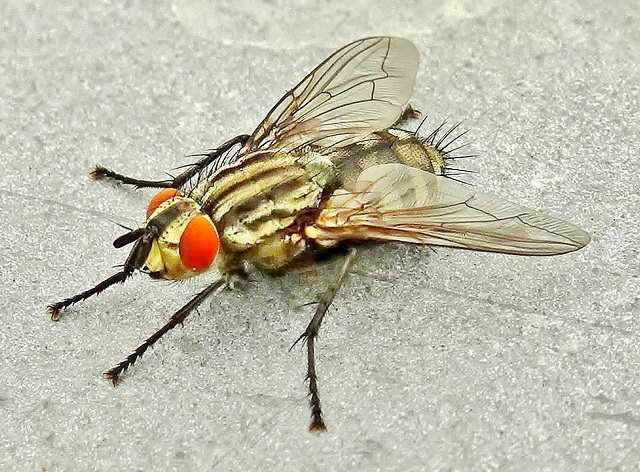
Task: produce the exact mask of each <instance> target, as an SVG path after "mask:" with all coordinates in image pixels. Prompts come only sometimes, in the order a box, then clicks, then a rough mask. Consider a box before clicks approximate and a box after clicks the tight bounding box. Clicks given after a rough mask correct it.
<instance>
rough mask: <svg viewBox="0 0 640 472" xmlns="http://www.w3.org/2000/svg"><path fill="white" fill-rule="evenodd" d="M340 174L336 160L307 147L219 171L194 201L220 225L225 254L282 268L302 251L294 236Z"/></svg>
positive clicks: (248, 158) (261, 154) (195, 194)
mask: <svg viewBox="0 0 640 472" xmlns="http://www.w3.org/2000/svg"><path fill="white" fill-rule="evenodd" d="M335 175H336V173H335V167H334V166H333V163H332V162H331V160H330V159H329V158H328V157H326V155H325V154H323V153H321V152H315V151H312V150H311V149H308V148H305V149H301V150H298V151H296V152H290V153H287V152H259V153H254V154H250V155H248V156H246V157H245V158H243V159H242V160H241V161H240V162H238V163H235V164H234V165H233V166H229V167H226V168H223V169H220V170H219V171H218V172H217V173H216V174H215V175H214V176H213V177H212V178H211V179H210V181H209V182H207V183H206V185H202V186H201V187H200V188H198V189H196V190H197V191H194V192H193V193H192V197H194V198H195V199H197V200H198V201H199V203H200V205H201V210H202V211H203V212H205V213H206V214H208V215H209V216H210V217H211V220H212V221H213V222H214V223H215V225H216V228H217V229H218V231H219V234H220V242H221V245H222V246H223V247H224V249H225V251H226V252H228V253H243V254H244V257H245V258H246V259H247V260H249V261H250V262H253V263H255V264H257V265H259V266H262V267H266V268H277V267H276V266H279V265H284V264H286V262H288V260H290V259H291V258H292V257H295V255H297V254H298V253H299V252H300V251H301V250H303V248H304V244H303V242H301V240H300V238H298V237H296V236H293V237H292V235H293V234H295V232H296V225H297V223H296V222H297V221H298V220H299V218H300V216H301V215H303V214H305V213H306V212H308V211H309V210H314V209H316V208H317V207H318V205H319V203H320V201H321V198H322V195H323V193H324V191H325V189H326V188H327V187H328V186H330V185H332V183H333V181H334V180H335Z"/></svg>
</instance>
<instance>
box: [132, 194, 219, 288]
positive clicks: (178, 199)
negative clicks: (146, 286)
mask: <svg viewBox="0 0 640 472" xmlns="http://www.w3.org/2000/svg"><path fill="white" fill-rule="evenodd" d="M147 228H149V229H150V230H153V231H154V233H155V234H157V235H158V236H157V237H156V238H155V239H154V240H153V243H152V245H151V250H150V251H149V255H148V256H147V259H146V261H145V264H144V269H145V270H146V271H148V272H149V274H150V275H151V276H152V277H153V278H162V279H169V280H181V279H186V278H189V277H192V276H194V275H197V274H199V273H202V272H203V271H205V270H207V269H209V268H210V267H211V266H212V263H213V261H214V260H216V264H215V266H219V265H220V263H221V262H220V259H221V258H220V257H216V256H217V253H218V244H219V243H218V235H217V230H216V228H215V225H214V224H213V222H212V221H211V218H209V216H208V215H206V214H203V213H202V211H201V209H200V205H198V203H197V202H195V201H194V200H193V199H191V198H188V197H183V196H180V195H177V196H172V197H170V198H168V199H167V200H166V201H164V202H163V203H161V204H160V205H159V206H158V207H157V209H155V210H154V211H153V212H152V213H151V215H150V216H149V218H148V220H147Z"/></svg>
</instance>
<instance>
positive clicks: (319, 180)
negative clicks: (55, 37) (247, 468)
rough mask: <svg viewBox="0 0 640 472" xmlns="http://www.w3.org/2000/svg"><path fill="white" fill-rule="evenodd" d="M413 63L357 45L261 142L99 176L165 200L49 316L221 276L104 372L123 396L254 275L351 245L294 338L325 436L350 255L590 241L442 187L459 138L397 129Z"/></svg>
mask: <svg viewBox="0 0 640 472" xmlns="http://www.w3.org/2000/svg"><path fill="white" fill-rule="evenodd" d="M418 61H419V55H418V51H417V49H416V47H415V46H414V45H413V44H412V43H411V42H409V41H407V40H405V39H400V38H393V37H372V38H365V39H361V40H359V41H355V42H353V43H351V44H348V45H346V46H344V47H342V48H340V49H339V50H337V51H336V52H334V53H333V54H332V55H331V56H329V57H328V58H327V59H326V60H325V61H324V62H322V63H321V64H320V65H319V66H318V67H316V68H315V69H314V70H313V71H312V72H311V73H310V74H308V75H307V76H306V77H305V78H304V79H303V80H302V81H301V82H300V83H299V84H298V85H296V86H295V87H294V88H293V89H292V90H291V91H290V92H288V93H287V94H286V95H285V96H284V97H282V98H281V99H280V101H279V102H278V103H277V104H276V105H275V106H274V107H273V108H272V109H271V111H270V112H269V113H268V114H267V116H266V118H265V119H264V120H263V121H262V123H260V125H259V126H258V127H257V128H256V130H255V131H254V132H253V134H251V135H241V136H237V137H235V138H233V139H231V140H229V141H227V142H226V143H224V144H223V145H222V146H220V147H219V148H217V149H214V150H211V151H210V152H209V153H207V154H204V155H202V156H201V159H200V161H198V162H197V163H195V164H193V165H190V166H187V168H186V170H184V172H182V173H181V174H180V175H178V176H177V177H176V178H174V179H172V180H169V181H148V180H139V179H133V178H129V177H125V176H123V175H120V174H117V173H115V172H113V171H110V170H108V169H105V168H103V167H96V168H95V169H94V171H93V172H92V176H93V177H94V178H102V177H110V178H113V179H115V180H118V181H120V182H122V183H125V184H131V185H134V186H137V187H158V188H164V189H163V190H162V191H161V192H160V193H158V194H157V195H156V196H155V197H154V198H153V199H152V200H151V202H150V203H149V207H148V209H147V220H146V223H145V225H144V226H143V227H142V228H139V229H135V230H132V231H130V232H128V233H127V234H125V235H123V236H121V237H119V238H117V239H116V240H115V241H114V246H115V247H116V248H119V247H123V246H125V245H128V244H133V248H132V250H131V253H130V254H129V257H128V258H127V259H126V261H125V263H124V265H123V267H122V270H120V271H119V272H118V273H116V274H114V275H112V276H111V277H109V278H107V279H106V280H104V281H103V282H100V283H99V284H98V285H96V286H95V287H93V288H90V289H89V290H86V291H85V292H82V293H80V294H78V295H76V296H73V297H70V298H67V299H66V300H63V301H61V302H58V303H54V304H52V305H50V306H49V312H50V314H51V317H52V319H54V320H56V319H58V317H59V316H60V311H61V310H62V309H63V308H66V307H68V306H70V305H73V304H74V303H77V302H79V301H81V300H84V299H86V298H89V297H91V296H92V295H95V294H97V293H100V292H102V291H103V290H105V289H106V288H107V287H109V286H111V285H114V284H116V283H118V282H124V281H125V280H126V279H127V278H128V277H129V276H131V275H132V274H133V272H134V271H136V270H141V271H143V272H146V273H149V274H150V275H151V277H152V278H159V279H168V280H181V279H186V278H188V277H192V276H194V275H197V274H201V273H203V272H205V271H211V270H214V271H217V273H218V274H219V275H220V277H219V279H218V280H217V281H216V282H214V283H213V284H211V285H210V286H208V287H207V288H206V289H204V290H203V291H202V292H200V293H198V294H197V295H196V296H195V297H194V298H193V299H192V300H191V301H190V302H189V303H187V304H186V305H185V306H184V307H182V308H181V309H180V310H178V311H177V312H176V313H174V314H173V315H172V316H171V318H170V319H169V321H168V322H167V323H166V324H165V325H164V326H163V327H162V328H161V329H160V330H158V331H157V332H156V333H155V334H153V335H152V336H151V337H150V338H148V339H147V340H146V341H145V342H143V343H142V344H141V345H140V346H139V347H138V348H137V349H135V350H134V351H133V353H132V354H130V355H129V356H128V357H127V358H126V359H124V360H123V361H122V362H120V363H119V364H118V365H117V366H115V367H113V368H112V369H109V370H108V371H106V372H105V374H104V375H105V377H106V378H107V379H108V380H109V381H110V382H111V383H112V384H113V385H114V386H115V385H117V384H118V383H119V381H120V377H121V374H122V373H123V372H124V371H126V370H127V369H128V368H129V367H130V366H132V365H133V364H134V363H135V362H136V360H137V359H138V358H139V357H140V356H142V355H143V354H144V353H145V351H146V350H147V349H148V348H149V347H150V346H152V345H153V344H154V343H155V342H156V341H158V340H159V339H160V338H161V337H162V336H163V335H164V334H165V333H166V332H168V331H169V330H171V329H172V328H173V327H175V326H176V325H178V324H180V323H182V322H183V321H184V319H185V318H186V317H187V315H188V314H189V313H190V312H191V311H192V310H193V309H195V308H196V307H197V306H198V305H200V304H201V303H202V302H203V301H204V300H205V299H206V298H207V296H209V295H210V294H212V293H213V292H215V291H217V290H218V289H220V288H221V287H222V286H224V285H225V284H227V283H228V282H229V279H230V278H231V277H232V276H234V275H237V274H242V273H243V271H244V267H245V265H246V264H252V265H254V266H257V267H258V268H261V269H263V270H266V271H278V270H282V269H286V267H287V266H289V265H290V264H292V263H294V262H295V261H296V260H298V258H299V257H300V256H301V255H302V254H303V253H305V252H308V251H310V250H312V251H316V250H328V249H331V248H334V247H335V246H337V245H339V244H348V245H349V246H350V249H349V251H348V253H347V255H346V257H345V261H344V264H343V266H342V268H341V270H340V272H339V274H338V275H337V278H336V281H335V283H334V284H333V285H332V286H331V287H329V288H328V289H327V290H326V291H325V292H324V293H323V294H322V296H321V297H320V300H319V302H318V305H317V309H316V312H315V314H314V316H313V318H312V320H311V322H310V323H309V325H308V326H307V328H306V330H305V331H304V332H303V333H302V335H301V336H300V337H299V338H298V340H297V341H296V343H298V342H299V341H302V342H304V343H305V344H306V347H307V379H308V381H309V397H310V400H309V401H310V406H311V424H310V426H309V429H310V430H311V431H324V430H326V427H325V423H324V420H323V414H322V409H321V406H320V397H319V392H318V383H317V376H316V367H315V366H316V363H315V341H316V337H317V335H318V331H319V329H320V326H321V324H322V321H323V317H324V315H325V313H326V311H327V309H328V308H329V306H330V304H331V302H332V300H333V298H334V296H335V294H336V293H337V291H338V290H339V289H340V286H341V285H342V283H343V281H344V280H345V277H346V276H347V274H348V272H349V268H350V266H351V263H352V261H353V257H354V254H355V244H357V243H358V242H364V241H378V242H384V241H399V242H404V243H411V244H421V245H435V246H448V247H459V248H466V249H473V250H479V251H492V252H499V253H509V254H522V255H554V254H563V253H567V252H571V251H575V250H577V249H580V248H582V247H584V246H585V245H586V244H588V243H589V241H590V236H589V234H588V233H586V232H585V231H583V230H581V229H580V228H578V227H577V226H575V225H572V224H570V223H567V222H565V221H563V220H560V219H557V218H554V217H551V216H547V215H545V214H543V213H539V212H537V211H534V210H530V209H528V208H525V207H522V206H520V205H517V204H514V203H510V202H508V201H506V200H503V199H500V198H498V197H495V196H491V195H486V194H482V193H476V192H473V191H472V190H471V189H470V188H468V187H467V186H464V185H462V184H461V183H458V182H456V181H455V180H453V179H451V178H447V177H446V175H445V174H446V170H447V165H446V162H447V158H449V157H451V155H450V153H451V152H452V151H453V150H454V149H448V146H450V145H451V144H452V143H453V141H455V140H456V139H457V138H458V137H460V136H461V134H459V135H458V136H456V137H454V138H448V136H449V135H450V134H451V133H452V132H453V129H452V130H450V131H449V132H447V133H445V135H444V136H441V137H439V138H438V137H437V136H436V135H437V132H438V130H436V132H435V133H432V134H431V135H430V136H428V137H426V138H421V137H420V136H418V135H417V133H411V132H407V131H403V130H401V129H398V128H397V126H398V124H399V123H400V122H401V121H402V120H403V119H404V118H405V117H406V116H407V114H409V115H411V114H412V112H413V109H411V107H409V106H408V105H407V104H408V101H409V98H410V96H411V94H412V92H413V84H414V80H415V76H416V72H417V69H418ZM454 129H455V128H454ZM462 134H464V133H462ZM446 139H449V142H448V143H446V144H445V142H444V141H445V140H446ZM459 157H460V156H459ZM296 343H294V345H295V344H296ZM292 347H293V346H292Z"/></svg>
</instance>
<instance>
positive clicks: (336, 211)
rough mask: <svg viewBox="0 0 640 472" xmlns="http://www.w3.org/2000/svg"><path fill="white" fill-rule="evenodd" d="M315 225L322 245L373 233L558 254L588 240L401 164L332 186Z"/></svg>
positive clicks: (568, 227)
mask: <svg viewBox="0 0 640 472" xmlns="http://www.w3.org/2000/svg"><path fill="white" fill-rule="evenodd" d="M316 230H317V233H318V234H317V236H318V241H319V242H320V243H321V244H322V243H325V244H333V243H334V242H335V241H339V240H366V239H374V240H392V241H401V242H409V243H417V244H430V245H437V246H449V247H460V248H467V249H475V250H479V251H493V252H503V253H509V254H523V255H553V254H563V253H566V252H571V251H575V250H576V249H580V248H581V247H583V246H585V245H587V244H588V243H589V241H590V240H591V238H590V236H589V234H588V233H586V232H585V231H583V230H582V229H580V228H578V227H577V226H575V225H572V224H571V223H567V222H565V221H563V220H560V219H557V218H554V217H551V216H548V215H545V214H543V213H540V212H537V211H534V210H531V209H529V208H525V207H522V206H520V205H516V204H514V203H510V202H508V201H506V200H503V199H501V198H498V197H495V196H493V195H488V194H481V193H474V192H472V191H471V189H469V188H467V187H466V186H464V185H461V184H459V183H456V182H454V181H452V180H451V179H447V178H446V177H440V176H436V175H434V174H432V173H430V172H425V171H421V170H419V169H415V168H413V167H408V166H405V165H402V164H385V165H379V166H374V167H370V168H368V169H366V170H364V171H363V172H362V173H361V174H360V176H359V178H358V180H357V181H356V188H355V192H346V191H344V190H340V189H339V190H337V191H336V192H335V193H334V194H333V195H332V196H331V197H330V198H329V200H328V201H327V204H326V208H325V209H324V210H322V212H321V213H320V216H319V218H318V219H317V221H316Z"/></svg>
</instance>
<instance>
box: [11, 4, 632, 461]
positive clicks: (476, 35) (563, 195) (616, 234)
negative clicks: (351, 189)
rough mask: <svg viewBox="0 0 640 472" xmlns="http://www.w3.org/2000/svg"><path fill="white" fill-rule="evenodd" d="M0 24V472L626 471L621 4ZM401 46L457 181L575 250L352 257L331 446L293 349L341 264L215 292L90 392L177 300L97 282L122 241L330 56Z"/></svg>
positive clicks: (223, 7)
mask: <svg viewBox="0 0 640 472" xmlns="http://www.w3.org/2000/svg"><path fill="white" fill-rule="evenodd" d="M239 3H240V2H231V1H211V2H205V1H174V2H170V1H158V2H140V1H122V2H111V1H100V2H72V1H67V2H34V1H17V0H15V1H14V0H9V1H7V0H5V1H4V2H2V4H1V5H0V22H1V25H2V28H1V29H0V45H1V47H0V59H1V60H0V89H1V93H0V97H1V100H0V101H1V105H0V144H1V147H0V165H1V169H2V172H1V173H0V182H1V184H0V188H1V189H2V190H0V198H1V200H2V205H1V208H0V218H1V223H2V226H1V231H0V242H1V244H0V260H1V261H2V280H3V287H2V291H1V292H0V316H1V319H0V320H1V322H2V328H1V329H0V469H1V470H20V471H41V470H47V471H80V470H83V471H84V470H141V471H142V470H145V471H149V470H221V471H226V470H282V471H285V470H286V471H288V470H291V471H298V470H307V471H325V470H397V471H408V470H438V471H448V470H451V471H471V470H486V471H490V470H504V471H511V470H513V471H523V470H548V471H560V470H581V471H589V470H593V471H603V470H620V471H622V470H638V469H637V467H638V463H639V462H640V439H639V438H640V342H638V341H639V339H638V333H639V326H638V320H639V317H640V307H639V301H638V300H639V292H640V289H639V286H640V282H639V278H638V276H639V273H640V269H639V262H638V240H639V239H640V233H639V230H638V227H639V225H638V218H639V216H640V209H639V204H638V189H639V188H640V179H639V178H638V171H639V170H640V160H639V159H638V144H639V142H640V139H639V132H638V130H639V123H638V117H639V113H638V106H639V88H640V85H639V84H640V73H639V69H638V63H639V62H640V7H639V5H638V3H637V2H623V1H615V0H614V1H607V2H600V1H593V0H589V1H587V0H585V1H560V0H557V1H550V2H540V3H542V5H540V6H530V5H532V4H533V3H534V2H509V1H495V0H485V1H475V0H474V1H471V0H461V1H434V0H431V1H421V2H408V1H400V0H398V1H378V2H369V1H364V0H356V1H351V2H345V1H340V2H334V1H324V2H295V1H256V2H245V3H244V4H242V5H238V4H239ZM380 34H392V35H398V36H403V37H406V38H408V39H410V40H411V41H413V42H414V43H415V44H416V45H417V47H418V49H419V50H420V52H421V65H420V70H419V72H418V78H417V83H416V87H415V92H414V98H413V100H412V103H413V104H414V105H415V106H416V107H418V108H419V109H421V110H422V111H423V112H425V113H426V114H428V115H429V121H428V122H427V124H426V125H425V127H426V128H425V129H426V130H429V128H433V127H435V126H436V125H438V124H439V123H441V122H442V121H443V120H444V119H449V120H450V121H451V122H452V123H456V122H459V121H462V122H463V125H462V126H463V127H464V128H469V129H470V130H471V131H470V133H469V142H471V143H472V145H471V149H472V151H473V152H475V153H477V154H478V157H477V158H475V159H471V160H467V161H466V162H464V163H463V165H464V167H465V168H466V169H469V170H473V171H475V172H477V174H475V175H472V176H471V177H469V181H471V182H473V184H474V185H475V188H477V189H480V190H483V191H490V192H494V193H496V194H499V195H501V196H503V197H506V198H508V199H510V200H512V201H515V202H519V203H522V204H525V205H528V206H531V207H534V208H539V209H543V210H545V211H547V212H549V213H550V214H553V215H557V216H561V217H564V218H566V219H567V220H570V221H572V222H574V223H576V224H578V225H580V226H582V227H583V228H585V229H587V230H588V231H589V232H590V233H591V235H592V238H593V241H592V243H591V244H590V245H589V246H588V247H587V248H586V249H584V250H582V251H580V252H577V253H574V254H570V255H565V256H559V257H552V258H526V257H515V256H505V255H491V254H481V253H473V252H465V251H458V250H450V249H438V250H437V251H436V252H433V251H430V250H428V249H425V248H414V247H406V246H401V245H388V246H381V247H374V248H369V249H366V250H363V251H361V252H360V253H359V257H358V259H357V261H356V264H355V267H354V271H353V275H352V277H350V279H349V280H348V282H347V283H346V285H345V287H344V289H343V290H342V292H341V293H340V294H339V296H338V297H337V299H336V301H335V304H334V306H333V307H332V308H331V310H330V312H329V315H328V317H327V319H326V322H325V325H324V326H323V331H322V335H321V338H320V341H319V355H318V356H319V372H320V382H321V383H320V388H321V393H322V399H323V404H324V406H325V411H326V421H327V424H328V426H329V432H328V433H326V434H323V435H319V436H317V435H311V434H309V433H307V431H306V427H307V424H308V418H309V412H308V408H307V398H306V385H305V384H304V372H305V351H304V350H302V349H299V348H295V349H293V350H292V351H291V352H289V351H288V348H289V347H290V345H291V344H292V342H293V341H294V340H295V339H296V337H297V336H298V335H299V334H300V332H301V331H302V330H303V329H304V327H305V326H306V324H307V322H308V320H309V319H310V316H311V313H312V310H313V307H311V306H306V305H305V304H306V303H308V302H310V301H313V300H314V297H315V295H316V294H317V293H319V292H321V291H322V290H324V288H325V287H326V286H327V284H328V283H330V282H331V280H332V274H333V272H334V271H335V269H336V267H337V265H338V264H339V261H329V262H327V263H326V264H325V265H321V266H319V267H316V268H311V269H305V270H302V269H299V270H295V271H293V272H292V273H291V274H289V275H287V276H286V277H283V278H269V277H265V276H262V275H260V274H256V275H254V277H253V282H251V283H250V284H249V286H248V287H246V288H245V289H241V288H240V289H236V290H234V291H230V292H225V293H222V294H220V295H219V296H216V297H213V298H212V299H211V301H210V302H206V303H205V304H204V305H203V306H202V307H201V309H200V310H199V312H198V313H194V314H193V315H192V316H191V317H190V318H189V319H188V320H187V322H186V323H185V325H184V327H183V328H178V329H175V330H174V331H173V332H171V333H170V334H169V335H167V336H166V337H165V338H164V339H163V340H162V341H161V342H160V343H159V344H158V345H157V346H156V348H155V349H153V350H151V351H150V352H149V353H148V354H147V355H146V356H145V357H144V358H143V359H142V361H141V362H140V363H139V364H137V365H136V366H135V367H134V368H133V369H131V370H130V371H129V373H128V375H127V376H126V377H125V378H124V381H123V383H122V385H121V386H120V387H119V388H117V389H114V388H112V387H110V386H109V384H108V383H107V382H106V381H105V380H104V379H103V378H102V376H101V373H102V372H103V371H104V370H105V369H107V368H109V367H111V366H113V365H114V364H116V363H117V362H119V361H120V360H121V359H122V358H123V357H124V356H125V355H127V354H128V353H129V352H130V351H131V350H132V349H133V348H134V347H136V346H137V345H138V344H139V343H140V342H141V341H142V340H143V339H144V338H145V337H147V336H148V335H150V334H151V333H152V332H154V331H155V330H156V329H157V328H158V327H159V326H161V325H162V324H163V323H164V322H165V320H166V319H167V318H168V316H169V315H170V314H171V313H172V312H173V311H174V310H175V309H177V308H178V307H180V306H182V304H184V303H185V302H186V301H187V300H188V299H189V298H190V297H191V296H192V295H193V294H194V293H195V292H196V290H198V287H199V285H201V284H202V281H200V282H194V283H185V284H169V283H163V282H151V281H150V280H148V278H146V277H145V276H143V275H137V276H136V277H134V278H133V280H131V281H128V282H127V283H126V284H124V285H122V286H118V287H114V288H112V289H110V290H108V291H106V292H105V293H104V294H102V295H101V296H99V297H95V298H93V299H91V300H89V301H87V302H86V303H83V304H79V305H77V306H76V307H74V308H73V309H70V310H67V311H66V312H64V313H63V317H62V318H61V320H60V322H58V323H52V322H51V321H49V319H48V316H47V314H46V312H45V307H46V305H47V304H48V303H51V302H54V301H57V300H59V299H61V298H63V297H67V296H69V295H72V294H75V293H77V292H79V291H81V290H84V289H86V288H88V287H89V286H92V285H93V284H95V283H96V282H98V281H100V280H102V279H104V278H106V277H107V276H108V275H110V274H112V273H114V272H115V271H116V270H117V269H116V268H115V266H116V265H118V264H121V263H122V262H123V261H124V259H125V257H126V255H127V251H126V250H120V251H118V250H115V249H114V248H113V247H112V246H111V243H112V241H113V239H114V238H115V237H117V236H119V235H120V234H122V231H123V230H122V229H121V228H120V227H118V226H117V225H116V224H115V223H121V224H125V225H129V226H136V225H138V224H141V223H142V222H143V213H144V208H145V207H146V203H147V201H148V199H149V197H150V195H151V194H152V193H153V191H151V190H145V191H134V190H132V189H129V188H123V187H120V186H117V185H114V184H112V183H105V182H95V181H92V180H91V179H90V178H89V177H88V175H87V174H88V172H89V170H90V169H91V167H92V166H93V165H95V164H96V163H100V164H103V165H106V166H108V167H112V168H114V169H117V170H119V171H122V172H124V173H127V174H133V175H136V176H140V177H147V178H163V176H164V175H165V174H164V171H170V170H171V169H173V168H175V167H177V166H179V165H182V164H185V163H187V162H189V158H186V157H185V155H186V154H189V153H192V152H198V151H201V150H203V149H206V148H209V147H213V146H215V145H216V144H219V143H221V142H222V141H224V140H226V139H228V138H229V137H231V136H234V135H236V134H238V133H248V132H250V131H251V130H253V128H254V127H255V126H256V125H257V124H258V122H259V121H260V120H261V119H262V118H263V117H264V115H265V114H266V112H267V110H268V109H269V108H270V107H271V106H272V105H273V104H274V103H275V102H276V101H277V99H278V98H279V97H280V96H281V95H282V94H283V93H284V92H285V91H286V90H287V89H289V88H291V87H292V86H293V85H294V84H295V83H297V81H298V80H300V79H301V78H302V77H303V76H304V75H305V74H306V72H308V71H309V70H311V68H313V67H314V66H315V65H316V64H317V63H319V62H320V61H321V60H322V59H323V58H324V57H326V56H327V55H328V54H329V53H331V52H332V51H333V50H334V49H336V48H338V47H339V46H342V45H343V44H346V43H348V42H350V41H352V40H354V39H357V38H360V37H364V36H371V35H380Z"/></svg>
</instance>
